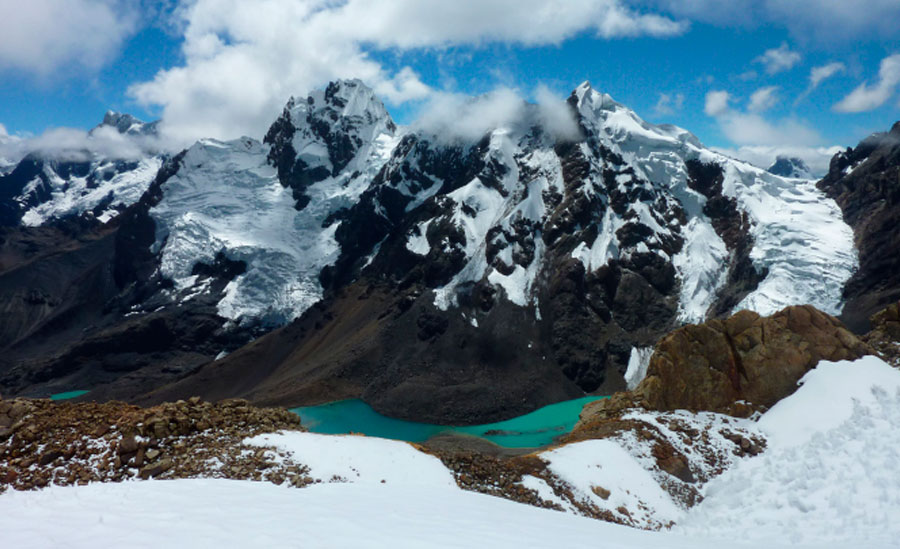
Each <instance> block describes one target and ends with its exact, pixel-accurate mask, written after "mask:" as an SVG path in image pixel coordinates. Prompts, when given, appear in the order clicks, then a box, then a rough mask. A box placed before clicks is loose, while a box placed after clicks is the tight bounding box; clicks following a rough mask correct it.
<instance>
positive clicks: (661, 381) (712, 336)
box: [634, 305, 872, 412]
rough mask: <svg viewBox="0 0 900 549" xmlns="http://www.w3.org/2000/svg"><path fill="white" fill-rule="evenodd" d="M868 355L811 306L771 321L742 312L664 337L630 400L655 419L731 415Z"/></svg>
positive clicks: (838, 325)
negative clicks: (838, 363)
mask: <svg viewBox="0 0 900 549" xmlns="http://www.w3.org/2000/svg"><path fill="white" fill-rule="evenodd" d="M871 352H872V350H871V349H870V348H869V347H868V346H867V345H866V344H865V343H863V342H862V341H861V340H859V339H858V338H857V337H856V336H854V335H853V334H852V333H851V332H850V331H849V330H847V329H846V328H845V327H844V326H843V325H842V324H841V323H840V322H839V321H838V320H837V319H836V318H834V317H832V316H829V315H827V314H825V313H823V312H821V311H819V310H817V309H816V308H814V307H812V306H809V305H804V306H799V307H788V308H786V309H784V310H782V311H779V312H778V313H775V314H774V315H772V316H770V317H761V316H759V315H758V314H756V313H754V312H751V311H741V312H739V313H737V314H735V315H733V316H732V317H730V318H728V319H726V320H711V321H709V322H706V323H704V324H699V325H689V326H685V327H683V328H680V329H678V330H675V331H674V332H672V333H670V334H669V335H667V336H666V337H664V338H663V339H662V340H661V341H660V342H659V343H658V344H657V346H656V350H655V352H654V353H653V358H651V359H650V365H649V367H648V369H647V377H646V379H644V381H642V382H641V384H640V385H638V387H637V388H636V389H635V391H634V393H635V394H636V395H637V396H638V397H639V398H640V399H641V400H642V401H643V403H644V406H645V407H647V408H648V409H652V410H660V411H665V410H675V409H688V410H708V411H716V412H732V411H734V405H735V403H737V402H739V401H744V402H746V403H748V404H750V405H752V406H757V407H758V406H763V407H769V406H772V405H773V404H775V403H776V402H778V401H779V400H781V399H782V398H784V397H786V396H788V395H790V394H791V393H793V392H794V390H795V389H796V388H797V381H798V380H799V379H800V378H801V377H803V374H805V373H806V372H807V371H809V370H810V369H811V368H813V367H814V366H815V365H816V364H818V362H819V361H820V360H853V359H856V358H859V357H861V356H863V355H865V354H869V353H871Z"/></svg>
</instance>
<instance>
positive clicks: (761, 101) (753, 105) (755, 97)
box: [747, 86, 778, 112]
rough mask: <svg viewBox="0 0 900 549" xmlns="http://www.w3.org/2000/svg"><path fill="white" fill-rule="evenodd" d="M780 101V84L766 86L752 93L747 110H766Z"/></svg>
mask: <svg viewBox="0 0 900 549" xmlns="http://www.w3.org/2000/svg"><path fill="white" fill-rule="evenodd" d="M777 103H778V86H766V87H765V88H760V89H758V90H756V91H755V92H753V94H752V95H750V101H749V102H748V103H747V110H749V111H750V112H764V111H767V110H769V109H771V108H772V107H774V106H775V105H776V104H777Z"/></svg>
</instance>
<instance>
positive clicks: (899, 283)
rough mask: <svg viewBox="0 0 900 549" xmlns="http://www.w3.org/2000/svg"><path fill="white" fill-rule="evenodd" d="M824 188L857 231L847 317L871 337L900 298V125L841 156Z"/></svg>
mask: <svg viewBox="0 0 900 549" xmlns="http://www.w3.org/2000/svg"><path fill="white" fill-rule="evenodd" d="M818 186H819V188H820V189H822V190H823V191H825V192H826V194H828V196H829V197H832V198H834V199H835V200H836V201H837V203H838V204H839V205H840V207H841V210H843V212H844V220H845V221H846V222H847V223H848V224H850V225H851V226H852V227H853V232H854V237H855V241H856V247H857V249H858V250H859V270H858V271H857V272H855V273H854V275H853V277H852V278H851V279H850V280H849V281H848V282H847V285H846V287H845V289H844V298H845V300H846V305H845V306H844V310H843V314H842V316H841V318H842V320H843V321H844V322H846V323H847V325H848V326H849V327H850V328H851V329H853V330H854V331H856V332H858V333H861V332H865V331H867V330H868V329H869V326H868V319H869V317H870V316H871V315H872V314H873V313H875V312H877V311H879V310H880V309H882V308H884V307H885V306H887V305H888V304H890V303H892V302H894V301H896V300H897V299H898V298H900V231H898V230H897V227H898V226H900V122H898V123H896V124H894V126H893V128H891V131H890V132H887V133H877V134H874V135H872V136H870V137H868V138H866V139H864V140H863V141H861V142H860V143H859V145H857V146H856V148H848V149H847V150H846V151H845V152H842V153H838V154H837V155H835V157H834V158H832V160H831V166H830V168H829V171H828V175H826V176H825V178H824V179H822V180H821V181H820V182H819V183H818Z"/></svg>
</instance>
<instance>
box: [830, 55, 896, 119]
mask: <svg viewBox="0 0 900 549" xmlns="http://www.w3.org/2000/svg"><path fill="white" fill-rule="evenodd" d="M898 84H900V54H894V55H891V56H890V57H886V58H884V59H882V60H881V66H880V67H879V69H878V82H876V83H875V84H872V85H869V83H868V82H863V83H862V84H860V85H859V87H857V88H856V89H855V90H853V91H852V92H850V94H849V95H847V96H846V97H844V98H843V99H841V101H840V102H838V103H837V104H836V105H835V106H834V110H835V111H837V112H865V111H871V110H874V109H877V108H878V107H880V106H882V105H884V104H885V102H887V101H888V99H890V98H891V96H893V95H894V93H895V92H896V90H897V85H898Z"/></svg>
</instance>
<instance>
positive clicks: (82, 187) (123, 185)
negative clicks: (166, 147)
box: [0, 111, 165, 226]
mask: <svg viewBox="0 0 900 549" xmlns="http://www.w3.org/2000/svg"><path fill="white" fill-rule="evenodd" d="M104 131H107V132H108V131H113V132H117V133H118V134H120V135H121V136H122V137H123V139H128V138H136V137H140V138H149V137H153V136H155V135H156V132H157V123H156V122H154V123H144V122H141V121H140V120H137V119H136V118H134V117H133V116H131V115H128V114H120V113H116V112H112V111H110V112H108V113H106V115H105V117H104V119H103V122H102V123H101V124H100V125H98V126H97V127H95V128H94V129H93V130H91V132H90V134H89V137H88V142H86V143H85V146H89V145H90V143H89V142H90V140H91V138H92V137H95V136H97V135H98V134H102V132H104ZM140 148H142V147H141V146H138V145H134V146H131V147H129V150H128V151H127V153H126V154H121V155H119V154H111V153H112V151H103V152H98V151H94V150H90V149H88V148H84V149H77V150H64V151H54V152H42V151H36V152H32V153H29V154H28V155H27V156H25V158H23V159H22V160H21V161H19V162H18V163H17V164H16V166H15V167H14V168H12V169H10V170H8V173H6V174H5V175H2V172H0V226H16V225H19V224H22V225H26V226H38V225H43V224H45V223H47V222H48V221H52V220H60V219H65V218H69V217H78V216H81V215H88V216H89V217H91V218H93V219H97V220H98V221H99V222H101V223H106V222H108V221H109V220H110V219H112V218H113V217H115V216H116V215H118V214H119V213H120V212H121V211H122V210H123V209H125V208H126V207H128V206H130V205H131V204H134V203H136V202H137V201H138V199H140V197H141V195H142V194H143V193H144V192H145V191H146V190H147V188H148V187H149V186H150V183H151V182H152V181H153V179H154V178H155V177H156V173H157V172H158V171H159V168H160V166H161V165H162V162H163V161H164V159H165V155H164V154H163V153H161V152H159V151H155V150H152V149H150V150H145V151H139V149H140ZM123 152H124V151H123Z"/></svg>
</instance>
